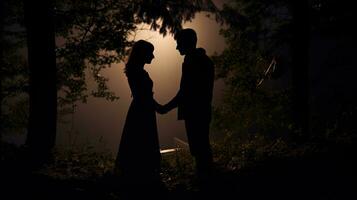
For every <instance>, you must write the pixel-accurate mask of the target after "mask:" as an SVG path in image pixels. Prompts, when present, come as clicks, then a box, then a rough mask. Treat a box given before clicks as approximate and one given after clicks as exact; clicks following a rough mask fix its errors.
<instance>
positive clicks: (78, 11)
mask: <svg viewBox="0 0 357 200" xmlns="http://www.w3.org/2000/svg"><path fill="white" fill-rule="evenodd" d="M53 3H54V16H55V24H54V25H55V33H56V59H57V77H58V78H57V90H58V91H59V97H58V105H59V108H60V109H61V110H60V111H59V113H60V114H68V113H72V112H74V111H75V108H76V106H75V104H76V103H78V102H79V101H81V102H84V103H85V102H86V101H87V98H88V97H89V96H94V97H101V98H106V99H107V100H110V101H114V100H117V99H118V96H117V95H116V94H114V93H113V92H112V91H110V88H108V86H107V81H108V78H107V77H104V76H102V75H101V71H102V70H103V69H105V68H108V67H110V66H111V64H114V63H118V62H122V61H124V59H125V57H126V56H127V53H128V50H129V48H130V46H131V45H132V43H133V37H132V36H133V35H135V32H136V31H137V25H139V24H141V23H146V24H149V25H150V26H151V29H153V30H159V32H160V33H162V34H163V35H166V34H167V33H175V32H176V31H177V30H179V29H180V28H181V27H182V26H181V25H182V23H183V22H186V21H189V20H192V19H193V18H194V16H195V13H197V12H200V11H210V12H216V7H215V6H214V4H213V3H212V2H211V1H210V0H190V1H184V2H177V1H160V0H151V1H144V0H130V1H125V0H90V1H80V0H76V1H69V0H54V1H53ZM23 7H24V6H23V2H22V1H21V0H15V1H10V0H6V1H4V10H5V11H6V12H5V13H4V17H5V19H4V22H5V23H4V38H2V39H3V40H4V41H5V45H4V52H5V55H4V58H5V64H6V65H5V66H2V69H1V71H2V73H1V76H2V78H1V81H2V84H1V85H2V87H3V88H1V92H2V93H4V94H2V96H4V99H3V102H5V101H9V99H8V98H7V96H11V95H17V94H18V93H27V87H28V68H27V65H26V64H25V63H26V53H25V51H26V42H25V41H26V34H25V33H26V29H25V26H24V24H25V23H24V20H25V19H24V11H23ZM39 23H41V22H39ZM3 72H4V73H3ZM88 76H92V77H93V79H94V80H95V84H96V88H95V89H94V90H93V91H89V90H90V88H88V86H87V84H88V82H87V79H88ZM11 100H13V99H11ZM3 102H2V103H3ZM6 106H7V105H6ZM6 106H5V107H6ZM6 126H8V125H6Z"/></svg>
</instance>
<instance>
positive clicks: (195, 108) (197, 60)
mask: <svg viewBox="0 0 357 200" xmlns="http://www.w3.org/2000/svg"><path fill="white" fill-rule="evenodd" d="M175 40H176V43H177V47H176V49H177V50H178V51H179V52H180V54H181V55H184V56H185V58H184V62H183V64H182V76H181V82H180V89H179V91H178V93H177V95H176V96H175V97H174V98H173V99H172V100H171V101H170V102H169V103H167V104H166V105H164V107H163V108H164V113H166V112H168V111H170V110H172V109H174V108H176V107H177V108H178V120H185V127H186V134H187V138H188V144H189V148H190V153H191V155H192V156H193V157H194V158H195V167H196V173H197V175H198V177H199V178H205V177H207V175H209V174H210V171H211V165H212V151H211V147H210V142H209V124H210V121H211V103H212V92H213V82H214V65H213V62H212V61H211V60H210V58H209V57H208V56H207V55H206V51H205V50H204V49H202V48H196V44H197V35H196V32H195V31H194V30H193V29H183V30H181V31H179V32H178V33H177V34H176V35H175Z"/></svg>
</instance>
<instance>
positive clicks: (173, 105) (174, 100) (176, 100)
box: [163, 90, 181, 113]
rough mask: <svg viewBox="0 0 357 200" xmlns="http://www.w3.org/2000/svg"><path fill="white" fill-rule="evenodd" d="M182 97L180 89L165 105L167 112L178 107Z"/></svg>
mask: <svg viewBox="0 0 357 200" xmlns="http://www.w3.org/2000/svg"><path fill="white" fill-rule="evenodd" d="M180 98H181V90H179V91H178V92H177V94H176V96H175V97H174V98H172V99H171V101H169V102H168V103H167V104H165V105H164V106H163V108H164V111H165V113H167V112H169V111H170V110H172V109H174V108H176V107H177V106H178V103H179V101H180Z"/></svg>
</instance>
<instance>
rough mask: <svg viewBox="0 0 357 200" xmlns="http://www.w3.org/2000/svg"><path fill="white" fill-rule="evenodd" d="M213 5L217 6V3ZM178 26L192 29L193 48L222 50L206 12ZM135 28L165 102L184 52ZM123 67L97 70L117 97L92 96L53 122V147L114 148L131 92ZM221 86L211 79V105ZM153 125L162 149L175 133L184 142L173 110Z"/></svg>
mask: <svg viewBox="0 0 357 200" xmlns="http://www.w3.org/2000/svg"><path fill="white" fill-rule="evenodd" d="M217 5H218V6H221V3H218V4H217ZM183 27H184V28H193V29H194V30H196V32H197V36H198V44H197V46H198V47H203V48H204V49H206V52H207V54H208V55H212V54H213V53H214V52H217V53H219V52H221V51H222V50H223V49H224V47H225V43H224V38H223V37H222V36H221V35H219V30H220V28H221V25H219V24H218V23H217V22H216V21H215V20H214V17H210V18H209V17H207V14H206V13H198V14H196V17H195V19H194V20H193V21H192V22H188V23H185V24H184V25H183ZM139 28H140V29H142V30H140V31H138V33H137V34H136V35H135V36H134V37H135V40H139V39H144V40H147V41H149V42H151V43H152V44H153V45H154V46H155V50H154V55H155V58H154V60H153V61H152V63H151V64H150V65H146V66H145V69H146V70H147V71H148V73H149V75H150V77H151V79H152V80H153V82H154V88H153V90H154V97H155V99H156V100H157V101H158V102H159V103H161V104H165V103H167V102H168V101H169V100H171V98H172V97H174V96H175V95H176V93H177V91H178V89H179V83H180V78H181V64H182V62H183V56H181V55H180V54H179V52H178V51H177V50H176V42H175V40H174V39H173V37H172V35H167V36H165V37H163V36H162V35H160V34H159V33H158V32H155V31H151V30H149V29H148V27H147V26H145V25H139ZM123 69H124V63H120V64H114V65H112V67H111V68H108V69H106V70H104V71H103V72H102V74H101V75H103V76H105V77H107V78H109V82H108V86H109V88H110V89H111V90H112V91H113V92H115V94H116V95H117V96H119V97H120V99H119V100H117V101H115V102H109V101H106V100H105V99H100V98H92V97H91V98H89V99H88V102H87V103H86V104H83V103H80V104H79V105H78V107H77V110H76V112H75V114H74V115H73V116H69V118H68V120H69V123H67V124H62V123H59V124H58V134H57V145H59V146H61V145H68V144H71V143H72V144H73V143H74V144H80V145H81V144H91V145H94V146H98V147H105V148H107V149H110V150H111V151H113V152H114V153H115V152H116V151H117V148H118V146H119V142H120V138H121V132H122V129H123V125H124V123H125V118H126V114H127V111H128V108H129V104H130V102H131V93H130V89H129V85H128V83H127V79H126V77H125V74H124V73H123V72H124V71H123ZM87 82H88V86H89V89H91V87H94V85H93V82H94V80H93V79H91V77H90V76H87ZM222 85H223V84H222V82H221V81H219V80H218V81H216V82H215V88H214V100H213V103H214V104H217V103H219V101H220V98H221V94H222V88H223V87H222ZM157 123H158V132H159V139H160V144H161V148H169V147H172V146H173V144H174V143H173V138H174V137H178V138H180V139H183V140H186V135H185V129H184V124H183V121H178V120H177V110H176V109H175V110H173V111H171V112H169V113H168V114H166V115H159V114H157ZM138 140H140V138H138Z"/></svg>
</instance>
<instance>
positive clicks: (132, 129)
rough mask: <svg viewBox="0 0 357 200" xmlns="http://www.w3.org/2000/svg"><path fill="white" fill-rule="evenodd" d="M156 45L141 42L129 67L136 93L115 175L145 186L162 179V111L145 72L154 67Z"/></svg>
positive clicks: (128, 63) (135, 45) (132, 90)
mask: <svg viewBox="0 0 357 200" xmlns="http://www.w3.org/2000/svg"><path fill="white" fill-rule="evenodd" d="M153 52H154V46H153V45H152V44H151V43H149V42H146V41H144V40H139V41H137V42H136V43H135V44H134V46H133V48H132V50H131V53H130V56H129V60H128V62H127V64H126V66H125V73H126V76H127V79H128V82H129V86H130V90H131V93H132V98H133V99H132V102H131V104H130V107H129V111H128V114H127V117H126V121H125V125H124V129H123V134H122V137H121V141H120V146H119V151H118V155H117V159H116V162H115V172H119V173H120V174H121V175H122V177H123V178H124V179H125V180H126V181H127V182H132V183H143V182H146V181H156V180H158V181H159V180H160V177H159V173H160V161H161V155H160V147H159V140H158V133H157V125H156V113H155V112H156V111H157V110H158V111H160V109H162V107H161V105H159V104H158V103H157V102H156V101H155V100H154V98H153V92H152V88H153V82H152V80H151V79H150V77H149V74H148V73H147V72H146V71H145V70H144V65H145V64H150V63H151V61H152V59H153V58H154V55H153Z"/></svg>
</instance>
